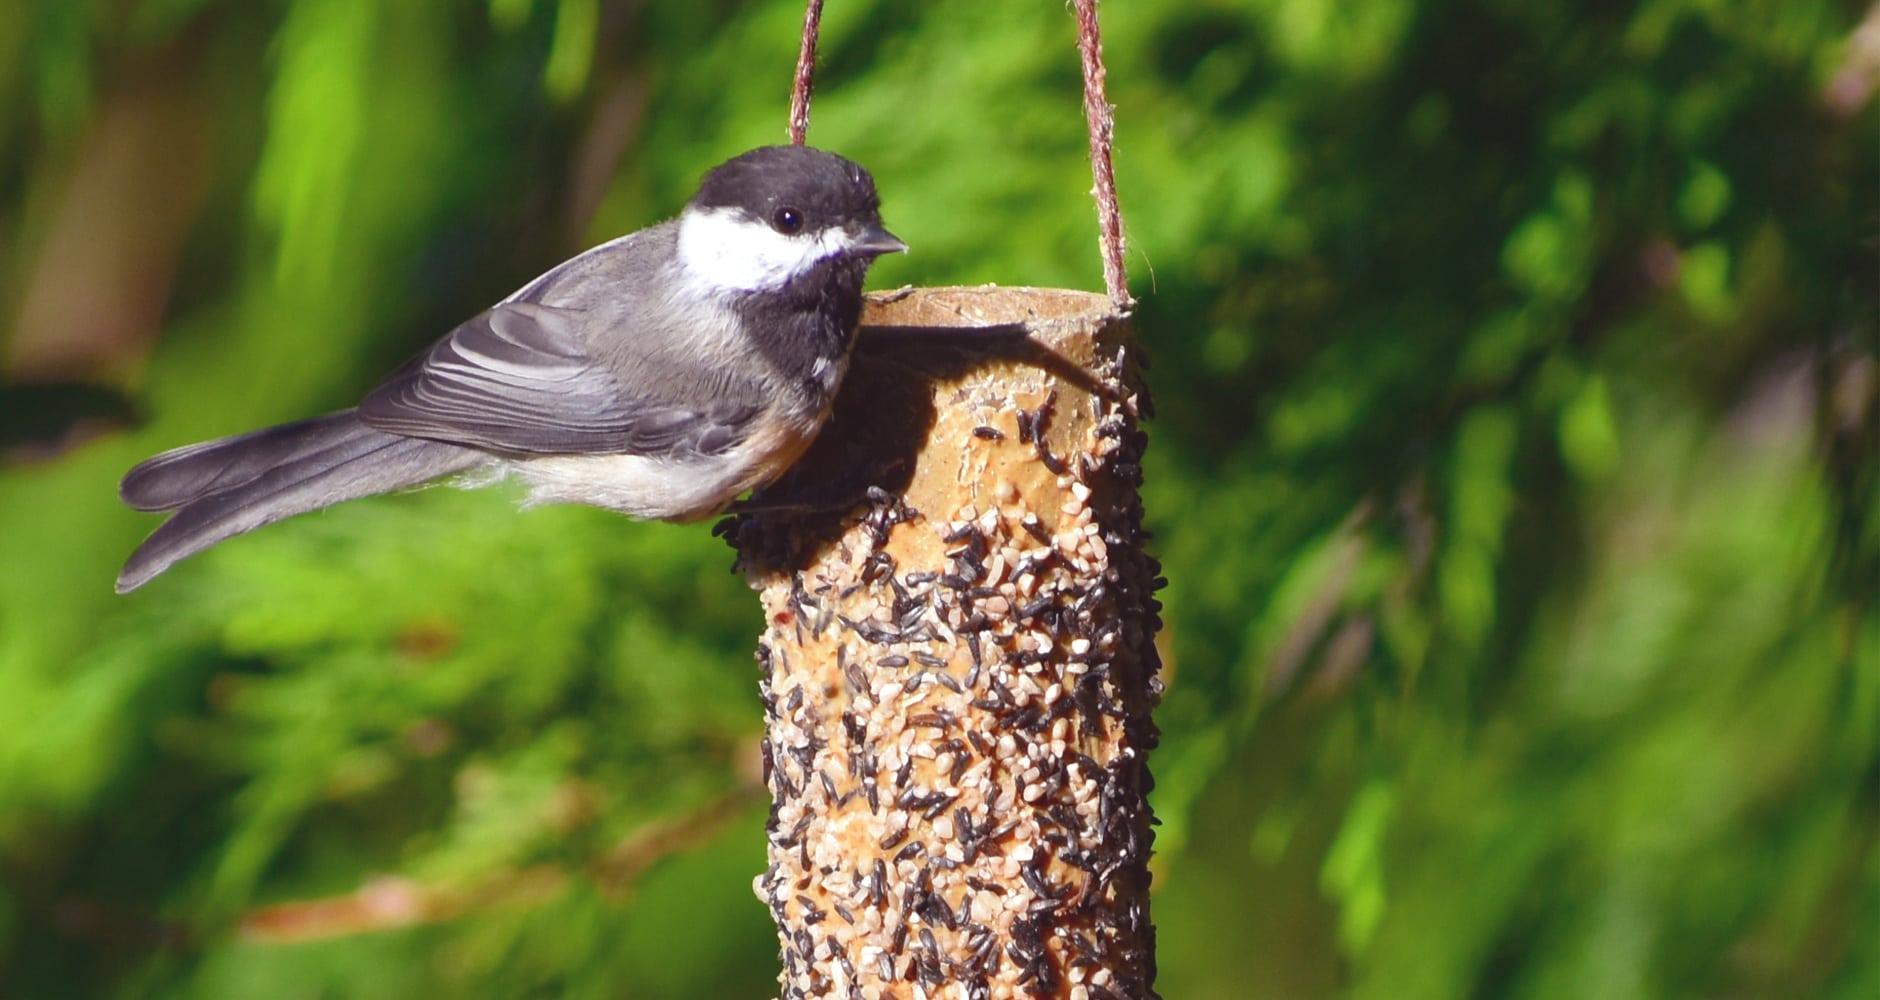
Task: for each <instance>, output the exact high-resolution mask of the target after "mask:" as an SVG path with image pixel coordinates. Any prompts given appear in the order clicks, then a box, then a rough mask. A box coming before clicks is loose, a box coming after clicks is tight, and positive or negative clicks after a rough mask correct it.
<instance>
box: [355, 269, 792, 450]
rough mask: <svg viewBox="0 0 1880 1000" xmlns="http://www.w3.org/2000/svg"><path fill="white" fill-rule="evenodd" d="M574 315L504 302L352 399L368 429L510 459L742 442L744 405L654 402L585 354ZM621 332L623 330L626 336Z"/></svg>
mask: <svg viewBox="0 0 1880 1000" xmlns="http://www.w3.org/2000/svg"><path fill="white" fill-rule="evenodd" d="M580 316H581V314H580V313H577V312H573V311H571V310H565V309H557V308H554V307H552V306H545V305H540V304H537V303H532V302H513V301H512V302H505V303H503V304H502V305H498V306H496V307H495V308H492V309H490V310H489V311H488V312H485V313H483V314H482V315H481V316H478V317H476V318H475V319H473V320H470V321H469V322H467V323H465V324H463V325H462V326H459V327H458V328H457V329H455V330H453V331H451V333H450V335H449V336H446V337H445V338H444V339H443V340H440V341H438V343H437V344H436V345H435V346H433V347H432V348H431V349H430V350H429V351H427V352H426V353H424V354H423V355H421V356H419V357H418V358H416V359H415V360H413V361H412V362H411V363H410V364H408V365H406V366H405V367H404V368H403V369H401V370H400V371H399V372H397V373H396V374H394V375H393V376H392V377H391V378H389V379H387V380H386V381H385V382H384V383H383V384H381V385H380V386H379V387H378V388H376V389H374V390H372V392H371V393H370V394H368V395H367V396H366V398H365V400H364V401H363V402H361V403H360V404H359V417H360V419H361V420H363V421H364V422H365V423H366V424H367V426H370V427H373V428H376V429H378V430H382V431H388V432H390V433H393V434H403V435H406V436H409V437H419V438H429V439H432V440H437V441H447V442H450V443H452V444H459V445H468V446H471V447H475V448H482V449H484V450H487V451H496V452H510V453H519V454H539V455H568V454H591V453H611V454H635V455H662V454H671V453H675V452H688V453H696V454H708V455H709V454H714V453H717V452H721V451H724V450H726V449H728V448H730V447H732V446H733V445H735V444H737V443H738V442H739V441H740V440H742V439H743V438H744V435H745V431H746V426H747V425H748V424H749V423H750V422H751V419H752V418H753V417H754V416H756V413H757V408H756V407H755V406H754V405H745V404H733V403H729V402H723V401H718V402H712V401H705V402H700V401H695V400H688V401H684V402H681V401H679V400H675V399H671V398H665V395H664V394H663V393H662V392H661V390H662V389H664V390H666V392H668V393H670V392H671V391H672V386H671V385H660V384H658V380H657V379H656V378H644V379H643V380H641V381H639V382H638V384H635V385H627V384H624V383H623V382H622V380H621V378H620V376H619V375H618V374H617V373H616V372H615V371H614V370H613V369H611V368H609V367H608V366H607V365H605V364H603V363H602V362H601V361H599V360H598V359H596V358H595V357H594V355H593V353H592V352H590V351H589V350H588V347H587V344H586V342H585V341H584V339H583V338H582V336H581V331H580V327H579V326H578V321H579V319H580ZM625 335H627V336H631V335H632V333H631V332H629V333H626V334H625Z"/></svg>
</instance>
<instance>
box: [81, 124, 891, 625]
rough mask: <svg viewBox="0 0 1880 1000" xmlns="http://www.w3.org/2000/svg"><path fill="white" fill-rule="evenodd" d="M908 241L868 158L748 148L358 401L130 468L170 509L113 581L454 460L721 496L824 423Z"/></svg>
mask: <svg viewBox="0 0 1880 1000" xmlns="http://www.w3.org/2000/svg"><path fill="white" fill-rule="evenodd" d="M906 250H907V244H905V243H904V242H902V241H901V240H900V239H899V238H898V237H896V236H895V235H894V234H893V233H891V232H889V231H888V230H887V229H886V228H885V227H884V225H883V223H882V220H881V199H880V196H879V194H878V193H877V191H876V188H875V182H874V178H873V177H872V176H871V175H870V174H869V172H868V171H867V170H866V169H864V168H863V167H862V166H861V165H859V164H857V163H855V162H853V161H851V160H848V159H845V158H843V157H841V156H838V155H836V154H834V153H830V152H826V151H823V150H819V149H814V148H811V147H808V146H764V147H759V148H757V149H753V150H750V151H748V152H745V153H743V154H740V155H738V156H735V157H733V158H731V159H729V160H727V161H725V162H724V163H721V164H719V165H718V166H716V167H714V168H712V169H711V170H710V171H708V172H706V174H705V175H704V177H703V178H702V179H701V180H700V182H699V186H698V190H697V193H695V194H694V195H693V196H692V198H691V199H690V200H689V201H687V202H686V204H685V206H684V208H683V210H682V211H681V212H680V213H679V215H678V216H677V217H676V218H673V219H669V220H667V221H664V222H661V223H658V224H655V225H652V226H649V227H647V228H645V229H641V230H638V231H636V232H633V233H630V234H628V235H626V236H622V237H619V238H617V239H614V240H611V241H609V242H606V243H602V244H601V245H599V246H596V247H594V248H592V249H590V250H587V251H585V252H583V253H581V254H579V255H577V256H575V257H573V258H570V259H569V260H567V261H565V262H563V263H561V264H558V265H556V266H555V267H553V268H551V269H550V270H548V271H547V272H546V273H544V274H542V275H541V276H540V277H537V278H536V279H535V280H533V281H530V282H529V283H528V284H526V285H523V286H522V287H521V288H520V289H518V290H517V291H516V292H515V293H514V294H512V295H510V296H509V297H508V298H505V299H503V300H502V301H501V302H498V303H496V304H495V305H493V306H491V307H490V308H489V309H486V310H484V311H483V312H482V313H480V314H478V315H477V316H475V317H473V318H471V319H470V320H468V321H466V322H464V323H463V324H461V325H459V326H457V327H456V328H455V329H452V330H451V331H450V332H449V333H447V334H445V335H444V336H443V337H442V338H441V339H439V340H438V341H437V342H436V343H435V344H433V345H432V346H431V347H430V348H428V349H427V350H425V351H424V352H422V353H420V354H419V355H418V356H417V357H415V358H413V359H412V360H411V361H409V362H407V363H406V364H405V365H404V366H403V367H401V368H399V369H397V370H396V371H395V372H393V373H392V374H391V375H390V376H389V377H388V378H386V379H385V380H384V381H383V382H381V383H379V384H378V385H377V387H375V388H373V389H372V390H371V391H370V392H368V393H367V394H366V395H365V396H364V398H363V399H362V400H361V401H360V403H359V405H358V406H356V407H354V408H352V409H347V410H341V411H339V412H336V413H329V414H326V415H325V416H318V417H313V418H311V419H306V420H300V421H296V422H293V423H288V424H282V425H279V426H275V427H268V428H264V429H261V430H255V431H250V432H248V433H245V434H237V435H234V436H230V437H224V438H219V439H216V440H212V441H206V442H202V443H200V444H192V445H189V446H187V447H182V448H177V449H174V450H172V451H166V452H164V453H162V454H160V455H157V456H155V457H153V458H150V459H148V460H146V461H144V462H142V463H140V464H138V465H137V466H135V467H134V468H132V469H131V470H130V471H129V472H128V473H126V474H125V476H124V478H123V481H122V482H121V483H120V484H119V488H118V493H119V496H120V497H121V498H122V499H123V501H124V503H125V504H126V505H128V506H129V507H131V508H133V509H135V510H140V511H158V512H168V513H169V518H168V520H166V521H164V522H163V523H162V524H161V525H160V526H158V527H157V529H156V530H155V531H154V532H153V533H152V534H151V535H150V536H149V537H148V538H147V539H146V540H145V541H144V542H143V544H142V545H140V546H139V547H138V548H137V549H136V550H135V551H134V552H133V553H132V554H131V556H130V558H129V560H128V561H127V562H126V563H125V566H124V568H123V571H122V572H121V573H120V574H119V575H118V578H117V591H118V592H119V593H129V592H130V591H133V590H135V589H137V588H138V587H141V586H143V585H144V584H146V583H148V582H150V581H151V580H152V579H154V578H156V577H157V576H158V575H159V574H161V573H163V572H164V571H166V570H168V569H169V568H170V567H171V566H173V565H175V564H176V563H177V562H178V561H179V560H181V559H184V558H186V557H188V556H191V555H194V554H195V553H198V552H201V551H203V550H204V549H207V548H209V547H210V546H212V545H215V544H217V543H219V542H222V541H224V540H226V539H229V538H232V537H234V536H236V535H240V534H243V533H245V532H249V531H253V530H255V529H256V528H260V527H262V526H264V525H268V524H272V523H274V522H276V521H280V520H282V519H284V518H288V517H293V516H295V515H298V514H303V513H307V512H309V511H313V510H318V509H321V508H324V507H329V506H331V505H333V504H336V503H340V502H342V501H346V500H353V499H357V498H360V497H366V496H372V495H376V494H381V493H388V492H392V491H396V490H404V489H409V488H413V487H417V486H422V485H426V484H430V483H433V482H436V481H442V480H445V479H447V478H451V479H454V480H455V481H456V482H457V483H459V484H461V485H466V486H481V485H488V484H490V483H493V482H496V481H499V480H505V479H514V480H519V481H520V482H521V483H522V484H523V485H524V486H525V487H526V490H527V492H526V495H525V496H524V498H523V500H522V504H523V506H537V505H542V504H562V503H576V504H587V505H590V506H595V507H601V508H605V509H608V510H612V511H617V512H619V513H622V514H625V515H627V516H629V517H631V518H635V519H642V520H662V521H673V522H688V521H697V520H702V519H704V518H708V517H711V516H712V515H714V514H718V513H721V512H723V511H724V510H726V509H727V508H729V507H730V506H731V505H732V504H733V502H734V501H736V500H737V498H738V497H740V496H742V495H744V494H745V493H746V492H747V491H750V490H753V489H758V488H761V487H762V486H764V485H765V484H767V483H770V482H772V481H773V480H775V479H776V478H777V477H778V476H779V475H781V474H782V473H783V472H784V471H785V470H787V469H788V468H789V466H790V465H791V464H792V463H793V462H794V461H795V460H796V459H797V458H798V457H799V456H800V455H801V454H802V453H803V452H804V450H806V449H807V448H808V447H809V445H810V443H811V441H813V440H814V439H815V437H816V435H817V433H818V432H819V431H820V430H821V428H822V426H823V424H824V423H825V422H826V421H827V419H828V417H829V412H830V409H831V405H832V403H833V401H834V399H835V395H836V391H837V389H838V388H839V387H840V386H841V384H842V379H843V376H844V375H845V374H846V373H847V371H848V367H849V355H850V351H851V349H852V348H853V346H854V342H855V335H856V329H857V327H858V326H859V324H860V321H861V311H862V283H863V280H864V278H865V276H866V274H867V271H868V268H869V266H870V265H871V264H872V263H873V262H874V261H875V260H876V259H877V258H878V257H880V256H882V255H884V254H889V253H898V252H905V251H906Z"/></svg>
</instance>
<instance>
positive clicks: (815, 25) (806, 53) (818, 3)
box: [790, 0, 823, 146]
mask: <svg viewBox="0 0 1880 1000" xmlns="http://www.w3.org/2000/svg"><path fill="white" fill-rule="evenodd" d="M822 9H823V0H809V7H808V9H806V10H804V11H803V48H802V49H801V50H800V51H798V53H797V56H796V84H795V86H793V87H792V88H791V90H790V145H792V146H801V145H803V143H804V142H805V141H806V140H807V139H808V138H809V92H810V90H811V89H813V87H814V84H815V79H816V36H817V35H818V34H820V33H821V32H822Z"/></svg>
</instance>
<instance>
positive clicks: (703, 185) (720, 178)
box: [690, 146, 881, 229]
mask: <svg viewBox="0 0 1880 1000" xmlns="http://www.w3.org/2000/svg"><path fill="white" fill-rule="evenodd" d="M690 207H691V208H694V209H703V210H706V211H711V210H724V209H734V210H738V211H741V212H744V213H745V214H747V215H749V216H751V217H752V218H754V219H763V220H768V219H770V218H772V216H773V215H774V213H776V212H777V210H778V209H781V208H793V209H796V210H797V211H799V212H801V213H803V216H804V220H805V222H806V223H807V224H808V225H809V226H810V227H811V228H815V229H821V228H826V227H829V226H856V225H858V224H860V225H869V224H875V225H878V224H879V223H880V221H881V197H880V195H878V194H876V192H875V179H874V178H873V177H871V176H869V174H868V171H867V170H865V169H863V168H862V165H861V164H859V163H856V162H854V161H853V160H848V159H844V158H842V157H840V156H837V155H836V154H834V153H825V152H823V151H822V150H820V149H811V148H810V147H808V146H760V147H758V148H757V149H753V150H751V151H750V152H748V153H744V154H742V155H739V156H736V157H733V158H732V159H729V160H726V161H725V162H724V163H721V164H719V165H718V166H716V167H713V168H712V170H711V172H710V173H708V174H706V175H705V179H704V180H702V181H700V182H699V186H698V194H696V195H694V196H693V197H692V201H691V205H690Z"/></svg>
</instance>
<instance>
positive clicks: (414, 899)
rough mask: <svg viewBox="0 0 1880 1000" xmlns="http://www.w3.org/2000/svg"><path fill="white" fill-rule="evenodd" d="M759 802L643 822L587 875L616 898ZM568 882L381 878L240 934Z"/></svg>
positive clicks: (323, 924)
mask: <svg viewBox="0 0 1880 1000" xmlns="http://www.w3.org/2000/svg"><path fill="white" fill-rule="evenodd" d="M757 799H758V791H757V789H755V788H753V787H751V786H748V785H744V786H740V787H738V788H737V789H735V790H733V791H731V792H728V793H726V794H724V795H721V796H719V797H718V798H716V799H713V800H711V801H710V802H707V803H706V804H705V805H704V806H702V807H700V808H699V809H697V810H695V811H693V812H690V813H686V814H684V815H681V816H675V817H671V818H668V819H660V820H654V821H652V822H649V823H645V824H642V825H641V826H639V827H637V828H635V829H634V831H633V832H632V833H630V834H628V835H627V836H626V837H625V838H624V839H623V840H621V841H620V843H619V844H618V845H616V846H615V847H614V848H613V849H612V850H610V851H608V852H607V853H606V854H604V855H602V856H601V857H600V858H599V859H597V860H595V861H593V862H592V863H590V864H589V865H587V866H586V869H585V875H586V877H587V878H588V879H590V880H591V881H592V882H594V883H595V884H596V885H597V886H598V887H599V888H600V890H601V891H602V892H603V893H605V894H607V895H608V896H609V897H612V898H614V899H615V900H619V899H622V898H624V897H625V896H626V895H627V894H628V893H629V892H630V891H631V890H632V888H633V886H634V884H635V883H636V882H638V880H639V878H640V876H642V875H644V874H645V873H646V872H647V871H648V870H649V869H651V868H652V867H653V866H654V865H655V864H657V863H658V862H660V861H662V860H664V859H666V858H669V857H671V856H673V855H675V854H678V853H680V852H682V851H685V850H687V849H689V848H692V847H695V846H697V845H699V844H702V843H704V842H706V841H708V840H710V839H711V838H712V837H714V836H716V835H717V834H718V833H719V832H720V831H722V830H724V828H725V827H727V826H729V825H730V824H731V823H732V822H733V821H734V820H736V819H737V817H738V816H739V815H740V814H742V813H743V812H744V810H745V809H747V808H749V806H750V805H751V803H753V802H755V801H757ZM573 877H574V873H573V872H570V871H569V870H568V869H567V867H566V866H563V865H553V864H542V865H531V866H529V867H527V868H519V869H515V870H512V871H503V872H497V873H495V874H491V875H487V876H485V877H483V878H482V879H481V880H479V881H477V882H476V883H475V884H472V885H468V886H461V885H445V884H426V883H423V882H419V881H417V880H415V879H409V878H402V877H397V876H387V877H383V878H376V879H373V880H371V881H370V882H367V883H366V884H365V885H364V886H361V887H360V888H359V889H357V890H355V891H353V892H349V893H345V894H343V895H339V896H327V897H325V898H322V899H303V900H295V901H293V902H288V903H277V904H274V905H272V906H263V907H260V908H258V909H255V910H251V911H249V912H248V913H247V914H246V915H244V916H243V917H242V919H241V924H240V930H241V936H242V937H243V938H245V939H247V940H249V941H257V942H261V943H264V944H292V943H295V942H301V941H320V940H328V939H331V938H339V937H349V936H352V935H355V934H374V933H379V932H383V931H391V930H398V929H400V928H404V927H413V926H417V925H419V924H436V923H443V922H444V921H447V920H455V919H456V918H458V917H461V916H464V915H466V914H471V913H479V912H483V911H486V910H494V909H500V908H505V907H535V906H540V905H542V904H544V903H547V902H549V901H550V900H552V899H554V898H555V897H557V896H559V895H561V893H562V892H563V891H565V890H566V889H567V887H568V883H569V881H570V880H571V879H572V878H573Z"/></svg>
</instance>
